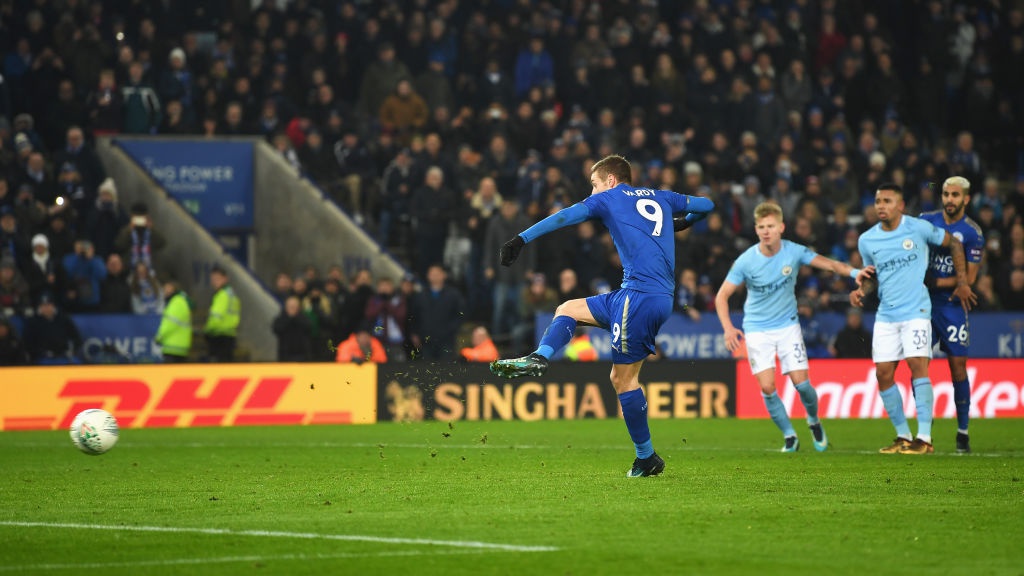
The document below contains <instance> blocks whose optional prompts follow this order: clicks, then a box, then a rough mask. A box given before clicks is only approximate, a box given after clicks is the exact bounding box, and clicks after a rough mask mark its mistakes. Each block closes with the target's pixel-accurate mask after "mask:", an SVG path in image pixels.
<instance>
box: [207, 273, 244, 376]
mask: <svg viewBox="0 0 1024 576" xmlns="http://www.w3.org/2000/svg"><path fill="white" fill-rule="evenodd" d="M228 282H229V279H228V273H227V271H226V270H224V269H223V268H221V267H220V266H216V265H215V266H214V267H213V268H212V269H210V286H212V287H213V290H214V292H213V299H212V301H211V302H210V313H209V316H208V317H207V319H206V326H205V327H204V328H203V333H204V334H205V335H206V347H207V352H208V354H209V356H210V360H211V361H212V362H234V360H235V341H236V338H237V336H238V323H239V321H240V320H241V316H242V302H241V301H240V300H239V299H238V296H236V295H235V291H234V289H232V288H231V285H230V284H228Z"/></svg>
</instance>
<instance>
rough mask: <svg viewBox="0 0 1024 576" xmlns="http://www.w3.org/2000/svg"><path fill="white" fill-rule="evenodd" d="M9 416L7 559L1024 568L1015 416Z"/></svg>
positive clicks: (771, 569)
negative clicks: (639, 449) (900, 446)
mask: <svg viewBox="0 0 1024 576" xmlns="http://www.w3.org/2000/svg"><path fill="white" fill-rule="evenodd" d="M651 427H652V432H653V434H654V442H655V447H656V448H657V450H658V452H659V453H660V454H661V455H662V456H664V457H665V459H666V461H667V462H668V467H667V469H666V472H665V474H664V475H662V476H660V477H656V478H640V479H628V478H625V472H626V469H627V468H628V467H629V465H630V464H631V462H632V459H633V453H632V445H631V444H630V442H629V440H628V436H627V434H626V430H625V427H624V425H623V424H622V422H621V421H619V420H614V419H610V420H585V421H557V422H463V421H458V422H454V423H451V424H449V423H447V422H422V423H414V424H378V425H372V426H323V427H294V428H292V427H276V428H275V427H268V428H196V429H161V430H123V431H122V435H121V439H120V443H119V444H118V446H116V447H115V448H114V450H113V451H111V452H109V453H108V454H106V455H103V456H99V457H90V456H86V455H84V454H81V453H79V452H78V451H77V450H76V449H74V448H73V447H72V446H71V443H70V441H69V439H68V435H67V433H66V432H62V431H55V432H3V433H0V543H2V544H0V576H2V575H4V574H30V575H31V574H71V573H82V572H83V571H86V570H87V571H89V572H90V573H101V574H104V575H111V574H133V575H134V574H288V575H293V574H444V575H449V576H450V575H457V574H579V575H591V574H635V573H645V574H783V573H785V574H858V575H860V574H871V575H872V576H876V575H882V574H913V575H922V574H944V575H945V574H970V575H980V574H1013V575H1021V574H1024V420H994V421H975V422H974V423H973V426H972V431H973V435H972V439H973V442H974V449H975V453H974V454H972V455H969V456H957V455H955V454H952V453H951V452H952V443H953V433H954V430H953V427H954V425H953V423H952V422H950V421H940V422H937V423H936V437H935V438H936V444H937V446H938V450H939V451H938V452H937V453H936V454H934V455H931V456H904V455H881V454H877V453H875V451H876V450H877V449H878V448H879V447H880V446H882V445H883V444H887V443H889V441H890V440H891V439H892V437H893V433H892V427H891V425H890V424H889V422H888V421H887V420H868V421H853V420H848V421H832V422H826V429H827V431H828V432H829V436H830V438H831V440H832V442H833V449H832V450H830V451H829V452H826V453H816V452H814V450H813V448H812V446H811V443H810V436H809V433H807V430H806V428H801V429H799V430H800V432H801V439H802V441H803V442H804V445H803V447H802V449H801V451H800V452H799V453H796V454H780V453H778V452H777V449H778V448H779V447H780V446H781V443H782V440H781V437H780V435H779V434H778V432H777V431H776V430H775V428H774V427H773V425H772V424H771V422H770V421H767V420H754V421H741V420H659V421H653V422H652V424H651Z"/></svg>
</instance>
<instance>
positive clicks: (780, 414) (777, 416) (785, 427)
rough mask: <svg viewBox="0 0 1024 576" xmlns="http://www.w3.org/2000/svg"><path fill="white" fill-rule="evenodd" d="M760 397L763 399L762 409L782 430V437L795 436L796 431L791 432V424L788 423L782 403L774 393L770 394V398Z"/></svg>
mask: <svg viewBox="0 0 1024 576" xmlns="http://www.w3.org/2000/svg"><path fill="white" fill-rule="evenodd" d="M761 397H762V398H764V407H765V408H767V409H768V415H769V416H771V417H772V422H775V425H776V426H778V427H779V430H782V435H783V436H784V437H786V438H789V437H790V436H796V430H793V424H792V423H790V421H789V415H788V414H786V406H785V405H784V404H783V403H782V399H781V398H779V395H778V394H777V393H775V392H772V394H771V396H769V395H767V394H765V393H764V392H762V393H761Z"/></svg>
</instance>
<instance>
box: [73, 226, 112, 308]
mask: <svg viewBox="0 0 1024 576" xmlns="http://www.w3.org/2000/svg"><path fill="white" fill-rule="evenodd" d="M63 268H64V274H65V278H64V280H65V284H64V302H65V305H66V306H67V308H68V310H70V311H72V312H75V313H82V312H95V311H97V310H98V309H99V305H100V285H101V283H102V282H103V280H104V279H105V278H106V277H107V266H106V264H104V262H103V259H102V258H100V257H99V256H97V255H96V249H95V248H94V247H93V245H92V241H90V240H84V239H82V240H78V241H76V242H75V251H74V252H73V253H71V254H68V255H66V256H64V261H63Z"/></svg>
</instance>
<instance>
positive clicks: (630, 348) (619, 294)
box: [587, 289, 672, 364]
mask: <svg viewBox="0 0 1024 576" xmlns="http://www.w3.org/2000/svg"><path fill="white" fill-rule="evenodd" d="M587 306H589V307H590V313H591V314H592V315H593V316H594V319H595V320H597V323H598V325H599V326H601V328H604V329H605V330H607V331H609V332H611V334H612V363H614V364H632V363H634V362H639V361H640V360H643V359H645V358H647V356H648V355H649V354H653V353H654V337H655V336H657V335H658V331H659V330H661V325H662V324H664V323H665V321H666V320H668V319H669V316H671V315H672V296H671V295H669V294H648V293H646V292H637V291H635V290H629V289H619V290H615V291H612V292H609V293H607V294H598V295H597V296H591V297H589V298H587Z"/></svg>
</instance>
